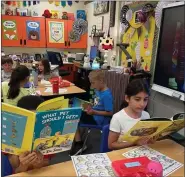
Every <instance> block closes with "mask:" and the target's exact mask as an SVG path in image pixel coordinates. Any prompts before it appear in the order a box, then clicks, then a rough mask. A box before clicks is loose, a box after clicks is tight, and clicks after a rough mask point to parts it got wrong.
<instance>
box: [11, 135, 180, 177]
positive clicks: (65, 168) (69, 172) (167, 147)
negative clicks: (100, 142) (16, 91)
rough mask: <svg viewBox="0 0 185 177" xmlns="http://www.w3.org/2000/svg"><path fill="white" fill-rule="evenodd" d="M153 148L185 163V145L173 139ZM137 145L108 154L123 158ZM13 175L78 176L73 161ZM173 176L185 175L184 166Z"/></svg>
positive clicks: (113, 157) (163, 141)
mask: <svg viewBox="0 0 185 177" xmlns="http://www.w3.org/2000/svg"><path fill="white" fill-rule="evenodd" d="M149 146H150V147H151V148H152V149H155V150H157V151H159V152H161V153H162V154H165V155H167V156H168V157H170V158H172V159H174V160H176V161H178V162H181V163H182V164H184V147H183V146H181V145H179V144H177V143H175V142H174V141H172V140H168V139H167V140H162V141H158V142H156V143H155V144H152V145H149ZM133 148H135V147H130V148H125V149H121V150H117V151H112V152H108V153H107V154H108V156H109V158H110V160H111V161H114V160H121V159H124V158H125V157H124V156H122V154H123V153H125V152H127V151H129V150H131V149H133ZM11 176H76V173H75V169H74V167H73V163H72V161H67V162H63V163H59V164H55V165H50V166H48V167H43V168H41V169H37V170H32V171H29V172H24V173H19V174H14V175H11ZM169 176H171V177H181V176H184V166H183V167H181V168H179V169H178V170H176V171H175V172H173V173H172V174H171V175H169Z"/></svg>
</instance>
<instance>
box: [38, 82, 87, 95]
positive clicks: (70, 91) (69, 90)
mask: <svg viewBox="0 0 185 177" xmlns="http://www.w3.org/2000/svg"><path fill="white" fill-rule="evenodd" d="M64 81H65V82H66V80H64ZM67 82H69V81H67ZM69 83H70V84H71V86H70V87H64V88H63V89H67V92H63V93H59V94H53V92H45V90H46V88H48V87H51V88H52V85H50V86H47V85H44V84H41V82H39V83H38V86H37V87H36V91H39V92H40V95H41V96H60V95H69V94H79V93H85V92H86V91H85V90H83V89H81V88H79V87H77V86H75V85H74V84H73V83H71V82H69Z"/></svg>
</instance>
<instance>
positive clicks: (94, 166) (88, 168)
mask: <svg viewBox="0 0 185 177" xmlns="http://www.w3.org/2000/svg"><path fill="white" fill-rule="evenodd" d="M71 158H72V161H73V165H74V168H75V171H76V174H77V176H106V177H108V176H111V177H115V175H114V173H113V171H112V168H111V161H110V159H109V157H108V156H107V154H106V153H98V154H88V155H79V156H72V157H71Z"/></svg>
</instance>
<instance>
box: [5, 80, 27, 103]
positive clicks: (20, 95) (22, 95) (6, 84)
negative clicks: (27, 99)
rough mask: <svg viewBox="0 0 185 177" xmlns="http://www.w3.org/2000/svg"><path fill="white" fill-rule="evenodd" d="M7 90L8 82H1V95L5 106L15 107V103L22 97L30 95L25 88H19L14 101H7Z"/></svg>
mask: <svg viewBox="0 0 185 177" xmlns="http://www.w3.org/2000/svg"><path fill="white" fill-rule="evenodd" d="M8 90H9V86H8V82H2V94H3V102H4V103H7V104H11V105H14V106H17V102H18V101H19V100H20V99H21V98H22V97H24V96H27V95H30V93H29V90H28V89H26V88H20V92H19V95H18V96H17V97H16V98H14V99H8V98H7V95H8Z"/></svg>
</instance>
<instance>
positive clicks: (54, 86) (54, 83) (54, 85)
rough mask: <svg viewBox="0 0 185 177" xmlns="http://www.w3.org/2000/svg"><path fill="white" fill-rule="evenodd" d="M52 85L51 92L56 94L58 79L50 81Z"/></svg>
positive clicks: (57, 91)
mask: <svg viewBox="0 0 185 177" xmlns="http://www.w3.org/2000/svg"><path fill="white" fill-rule="evenodd" d="M52 87H53V94H58V93H59V81H58V80H54V81H53V82H52Z"/></svg>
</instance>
